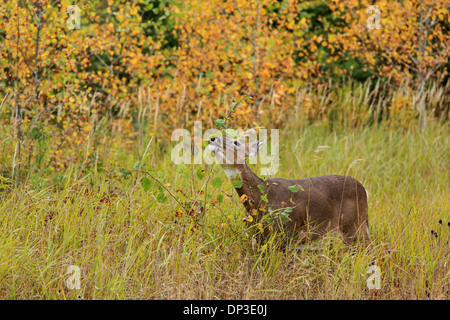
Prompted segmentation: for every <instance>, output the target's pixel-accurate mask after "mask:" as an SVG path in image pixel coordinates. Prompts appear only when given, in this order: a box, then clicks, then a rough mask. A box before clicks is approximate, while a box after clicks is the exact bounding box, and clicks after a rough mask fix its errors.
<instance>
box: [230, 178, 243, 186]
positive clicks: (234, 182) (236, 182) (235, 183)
mask: <svg viewBox="0 0 450 320" xmlns="http://www.w3.org/2000/svg"><path fill="white" fill-rule="evenodd" d="M231 184H232V185H233V187H235V188H237V189H240V188H242V180H241V177H240V176H237V177H236V178H234V179H233V180H232V181H231Z"/></svg>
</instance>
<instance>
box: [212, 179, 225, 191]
mask: <svg viewBox="0 0 450 320" xmlns="http://www.w3.org/2000/svg"><path fill="white" fill-rule="evenodd" d="M211 184H212V185H213V187H215V188H220V187H221V186H222V184H223V181H222V179H220V178H219V177H217V178H214V179H213V180H212V181H211Z"/></svg>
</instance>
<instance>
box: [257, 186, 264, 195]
mask: <svg viewBox="0 0 450 320" xmlns="http://www.w3.org/2000/svg"><path fill="white" fill-rule="evenodd" d="M258 189H259V192H261V193H264V186H263V185H262V184H258Z"/></svg>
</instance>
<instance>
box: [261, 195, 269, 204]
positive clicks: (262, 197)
mask: <svg viewBox="0 0 450 320" xmlns="http://www.w3.org/2000/svg"><path fill="white" fill-rule="evenodd" d="M261 200H262V201H264V202H266V203H267V202H269V200H268V199H267V194H263V195H261Z"/></svg>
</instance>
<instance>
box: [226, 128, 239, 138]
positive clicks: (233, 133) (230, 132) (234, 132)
mask: <svg viewBox="0 0 450 320" xmlns="http://www.w3.org/2000/svg"><path fill="white" fill-rule="evenodd" d="M225 133H226V135H227V137H230V138H233V139H236V138H237V137H238V132H237V130H234V129H225Z"/></svg>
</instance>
